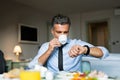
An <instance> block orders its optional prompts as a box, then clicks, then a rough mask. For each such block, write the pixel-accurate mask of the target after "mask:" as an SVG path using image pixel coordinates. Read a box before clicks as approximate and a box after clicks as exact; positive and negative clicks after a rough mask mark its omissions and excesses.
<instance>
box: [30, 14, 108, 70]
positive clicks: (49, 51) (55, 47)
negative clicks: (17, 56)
mask: <svg viewBox="0 0 120 80" xmlns="http://www.w3.org/2000/svg"><path fill="white" fill-rule="evenodd" d="M70 25H71V22H70V19H69V18H68V17H67V16H63V15H56V16H54V17H53V19H52V29H51V33H52V35H53V37H54V38H53V39H52V40H51V41H49V42H46V43H44V44H43V45H42V46H41V48H40V50H39V51H38V54H37V56H36V57H35V58H34V59H33V60H32V61H31V62H30V64H29V67H34V65H35V64H40V65H45V66H46V67H47V68H48V69H49V70H51V71H53V72H58V71H61V70H60V69H59V66H58V65H59V63H58V62H59V60H58V53H59V47H61V46H62V44H61V43H60V41H59V40H58V38H59V36H60V35H66V36H68V34H69V29H70ZM62 50H63V63H62V64H63V69H62V70H64V71H80V70H81V67H80V64H81V60H82V57H83V56H87V55H88V56H93V57H97V58H101V59H102V58H105V57H106V56H108V50H107V49H106V48H104V47H101V46H96V47H95V46H93V45H92V44H89V43H87V42H84V41H81V40H76V39H74V40H72V39H69V38H68V39H67V43H66V44H65V45H64V46H63V48H62ZM61 61H62V59H61Z"/></svg>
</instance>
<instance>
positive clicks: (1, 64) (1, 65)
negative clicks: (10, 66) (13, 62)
mask: <svg viewBox="0 0 120 80" xmlns="http://www.w3.org/2000/svg"><path fill="white" fill-rule="evenodd" d="M4 72H6V62H5V59H4V53H3V52H2V51H1V50H0V74H2V73H4Z"/></svg>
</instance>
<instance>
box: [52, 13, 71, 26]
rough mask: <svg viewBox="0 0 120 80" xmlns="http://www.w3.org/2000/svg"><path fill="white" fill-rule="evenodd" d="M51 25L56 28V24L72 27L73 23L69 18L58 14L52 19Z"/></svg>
mask: <svg viewBox="0 0 120 80" xmlns="http://www.w3.org/2000/svg"><path fill="white" fill-rule="evenodd" d="M51 24H52V26H54V24H61V25H64V24H68V25H69V26H70V25H71V22H70V19H69V17H67V16H64V15H61V14H58V15H56V16H54V17H53V18H52V22H51Z"/></svg>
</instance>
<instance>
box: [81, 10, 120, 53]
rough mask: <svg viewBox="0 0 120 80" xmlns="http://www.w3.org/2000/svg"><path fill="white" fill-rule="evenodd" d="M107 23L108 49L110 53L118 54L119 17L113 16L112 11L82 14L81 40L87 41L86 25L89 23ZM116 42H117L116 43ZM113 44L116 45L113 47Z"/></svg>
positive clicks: (119, 43) (119, 40)
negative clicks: (105, 21)
mask: <svg viewBox="0 0 120 80" xmlns="http://www.w3.org/2000/svg"><path fill="white" fill-rule="evenodd" d="M104 20H107V21H108V28H109V36H108V37H109V47H110V49H111V50H110V51H111V52H116V53H118V52H120V37H119V34H120V27H119V26H120V16H115V15H114V10H113V9H111V10H103V11H96V12H88V13H83V14H82V15H81V27H82V30H81V31H82V32H81V33H82V37H81V38H82V39H83V40H85V41H87V23H88V22H91V21H104ZM117 41H118V42H117ZM113 42H115V43H116V44H115V45H113Z"/></svg>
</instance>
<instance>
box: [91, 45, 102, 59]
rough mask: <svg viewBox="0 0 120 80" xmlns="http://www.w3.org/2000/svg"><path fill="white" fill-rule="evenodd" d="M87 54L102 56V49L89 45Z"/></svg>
mask: <svg viewBox="0 0 120 80" xmlns="http://www.w3.org/2000/svg"><path fill="white" fill-rule="evenodd" d="M89 55H91V56H94V57H97V58H100V57H102V56H103V52H102V50H101V49H100V48H97V47H91V48H90V53H89Z"/></svg>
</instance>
